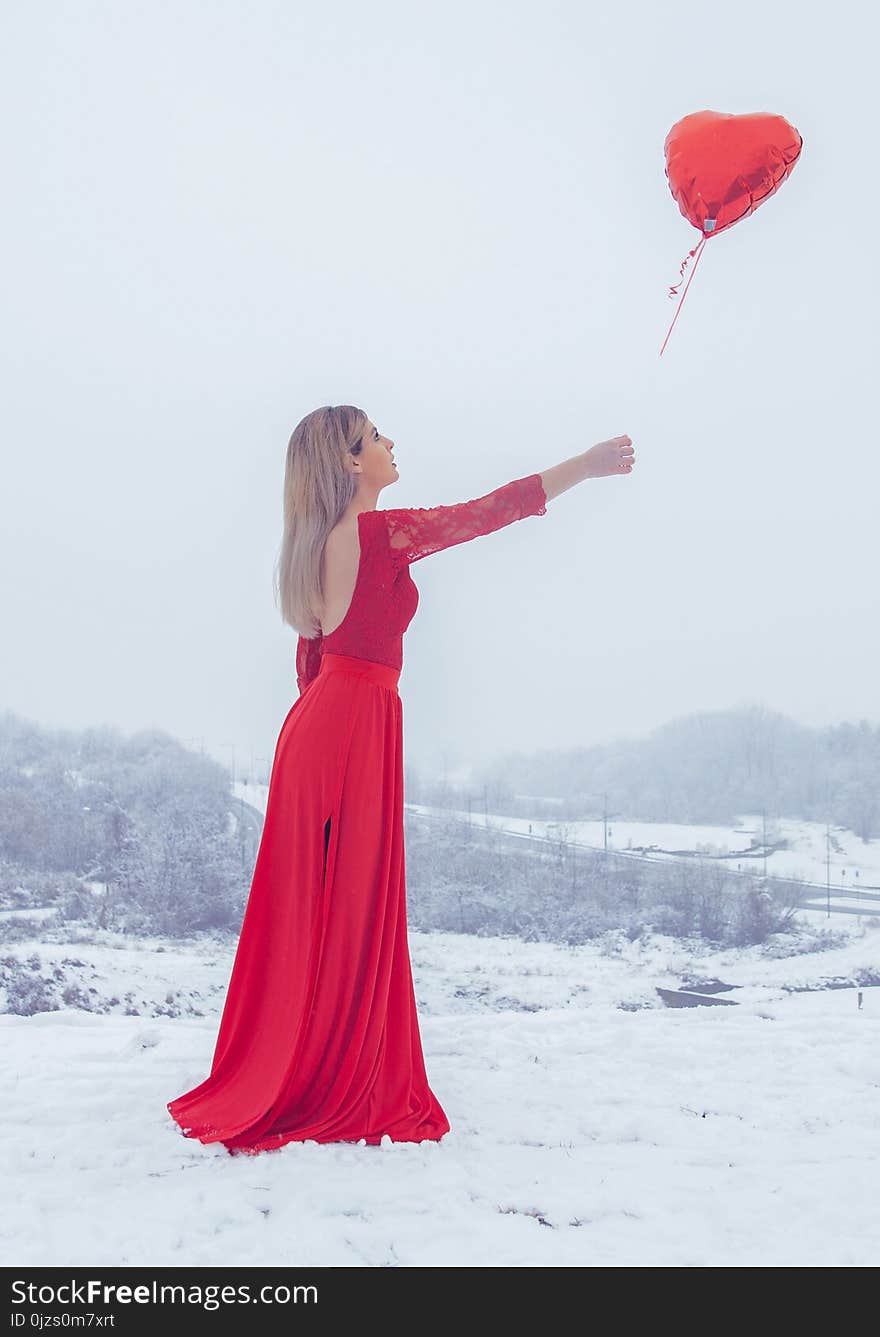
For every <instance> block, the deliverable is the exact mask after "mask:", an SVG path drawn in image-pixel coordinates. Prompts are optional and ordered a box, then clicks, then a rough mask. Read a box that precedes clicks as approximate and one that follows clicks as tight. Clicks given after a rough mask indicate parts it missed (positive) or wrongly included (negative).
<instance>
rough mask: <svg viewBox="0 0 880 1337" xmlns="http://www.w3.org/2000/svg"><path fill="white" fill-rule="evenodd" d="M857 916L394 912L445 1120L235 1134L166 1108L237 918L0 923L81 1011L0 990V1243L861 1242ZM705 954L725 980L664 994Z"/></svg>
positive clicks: (209, 1039) (60, 1259)
mask: <svg viewBox="0 0 880 1337" xmlns="http://www.w3.org/2000/svg"><path fill="white" fill-rule="evenodd" d="M801 922H802V924H804V925H807V926H809V931H810V932H811V933H814V934H821V932H822V930H823V929H824V927H825V920H824V918H823V917H819V916H812V915H804V916H803V917H802V918H801ZM878 923H880V920H876V919H875V920H873V921H872V920H867V919H864V920H862V921H861V922H860V921H857V920H856V919H855V918H850V917H844V916H840V917H838V918H836V919H835V920H834V921H832V927H833V931H834V935H835V936H834V939H833V941H834V942H836V943H838V944H839V945H834V946H830V947H829V946H828V945H827V942H828V940H827V939H826V940H825V941H824V942H823V941H822V940H821V939H820V938H818V937H816V938H815V939H814V941H813V943H812V946H813V948H814V950H810V951H807V952H804V951H803V950H801V951H800V953H799V954H788V955H783V954H781V953H782V952H783V951H784V952H786V953H792V952H797V951H798V948H797V946H796V944H795V942H794V940H793V939H785V940H783V941H777V942H776V944H775V945H774V947H773V948H771V949H761V948H751V949H747V950H743V949H739V950H726V951H723V952H719V953H715V954H706V955H699V954H695V953H694V950H693V948H692V947H690V946H688V945H687V944H683V943H680V942H677V941H675V940H672V939H668V938H654V939H651V940H649V941H647V942H641V943H631V942H629V941H628V940H627V939H626V938H625V937H618V936H616V935H611V936H608V937H606V938H604V939H602V940H600V941H597V942H595V943H591V944H588V945H585V946H577V947H566V946H557V945H552V944H541V943H522V942H518V941H512V940H509V939H497V938H474V937H463V936H458V935H454V934H430V935H427V934H420V933H416V932H412V933H411V935H410V941H411V950H412V957H413V966H414V972H415V981H416V993H417V997H418V1001H419V1007H420V1014H421V1017H422V1034H423V1040H424V1047H425V1056H426V1062H427V1066H428V1074H429V1078H430V1080H431V1084H432V1087H433V1089H434V1090H435V1092H436V1093H437V1095H438V1097H439V1098H440V1101H441V1103H442V1104H443V1106H444V1108H445V1110H446V1113H447V1114H448V1116H449V1119H450V1122H451V1124H452V1131H451V1132H450V1133H449V1134H448V1135H447V1136H446V1137H445V1138H444V1139H443V1140H442V1142H440V1143H439V1144H438V1143H422V1144H420V1145H414V1144H407V1143H396V1144H395V1143H391V1142H390V1141H386V1143H385V1144H384V1145H382V1146H380V1147H367V1146H361V1145H351V1144H348V1145H344V1144H338V1145H319V1144H317V1143H305V1144H301V1143H299V1144H298V1143H292V1144H289V1145H288V1146H286V1147H283V1148H281V1149H280V1150H278V1151H274V1152H270V1153H263V1155H261V1156H256V1157H251V1156H230V1155H229V1154H228V1153H227V1152H226V1151H225V1149H224V1148H223V1147H222V1146H217V1145H213V1146H204V1145H202V1144H201V1143H198V1142H193V1141H190V1140H189V1139H187V1138H185V1137H184V1136H183V1135H182V1134H181V1133H180V1131H179V1129H178V1128H177V1126H176V1125H175V1124H174V1123H173V1122H172V1121H171V1119H170V1117H169V1116H168V1113H167V1111H166V1109H165V1102H166V1101H167V1100H169V1099H171V1098H172V1097H174V1096H177V1095H179V1094H181V1093H182V1092H183V1091H185V1090H187V1089H189V1088H190V1087H192V1086H193V1085H195V1084H196V1082H198V1081H201V1080H202V1078H203V1077H204V1076H206V1075H207V1072H208V1069H209V1066H210V1060H211V1055H212V1052H213V1044H214V1038H215V1035H216V1027H217V1018H218V1014H219V1009H220V1006H221V1004H222V997H223V993H224V990H225V986H226V982H227V979H228V973H229V969H230V968H231V963H232V951H233V946H234V944H232V943H231V942H230V941H228V940H227V941H226V942H220V941H215V942H211V941H204V940H203V941H201V942H197V941H193V942H191V943H189V944H187V945H185V946H183V947H181V945H180V944H176V943H173V942H171V941H170V940H169V941H161V940H158V939H148V940H143V941H140V942H133V941H130V940H129V941H127V940H125V939H122V938H116V937H114V936H112V935H107V936H106V937H104V938H103V940H100V941H98V940H96V941H95V942H76V943H63V944H53V945H48V944H46V943H42V942H39V941H36V940H35V941H33V942H18V943H14V944H10V945H8V946H6V947H5V948H4V951H3V954H4V955H5V956H6V957H9V956H12V955H15V956H17V957H19V958H21V959H22V960H25V959H27V958H28V957H30V956H31V954H32V953H36V954H37V956H38V957H39V959H40V965H41V970H42V971H43V973H44V974H46V973H47V970H49V971H51V969H52V968H53V967H55V968H57V971H58V972H59V973H60V974H59V978H60V979H61V980H62V981H64V980H67V981H75V982H76V983H77V985H78V987H79V988H80V989H81V990H83V991H84V994H85V995H87V996H88V997H89V999H90V1000H91V1001H90V1006H92V1007H93V1008H95V1009H97V1010H95V1011H87V1010H82V1009H81V1008H77V1007H67V1006H64V1005H63V1004H61V1005H59V1006H60V1010H55V1011H45V1012H39V1013H37V1014H35V1015H33V1016H27V1017H25V1016H15V1015H0V1044H2V1090H3V1094H4V1100H3V1108H2V1144H3V1159H4V1169H3V1183H4V1190H5V1193H4V1196H5V1200H6V1204H7V1210H6V1211H5V1212H4V1214H3V1219H2V1223H0V1263H2V1264H3V1265H6V1266H10V1265H17V1266H27V1265H32V1266H36V1265H54V1266H65V1265H66V1266H86V1265H103V1266H111V1265H118V1266H127V1265H144V1266H160V1265H170V1266H185V1265H186V1266H189V1265H195V1266H216V1265H224V1264H227V1265H277V1264H289V1265H300V1266H306V1265H319V1266H402V1267H407V1266H414V1265H426V1266H437V1267H447V1266H465V1267H469V1266H481V1265H483V1266H517V1267H519V1266H538V1267H552V1266H562V1267H570V1266H588V1267H590V1266H619V1267H634V1266H673V1267H677V1266H683V1267H713V1266H714V1267H717V1266H736V1267H744V1266H756V1267H762V1266H765V1267H766V1266H769V1267H780V1266H783V1267H784V1266H817V1267H822V1266H825V1267H827V1266H870V1265H872V1264H873V1263H874V1262H875V1261H876V1257H877V1247H878V1210H877V1203H878V1201H880V989H878V988H877V987H864V988H863V989H862V990H861V994H862V1002H861V1007H859V1001H858V993H859V990H858V988H857V987H856V986H855V984H853V983H852V982H853V981H857V980H858V979H860V978H862V979H865V978H867V977H868V975H869V972H873V973H874V975H875V977H876V971H877V967H878V964H880V928H877V927H875V925H877V924H878ZM809 945H810V943H809V941H807V942H804V943H802V944H801V946H802V947H803V946H809ZM823 948H824V949H823ZM705 979H720V980H721V981H723V983H724V984H726V985H729V986H731V987H730V988H729V989H728V990H727V991H725V992H723V993H720V994H716V995H715V996H716V997H721V998H725V999H728V1000H730V1001H731V1002H733V1003H735V1006H700V1007H692V1008H667V1007H665V1006H664V1005H663V1003H662V1001H661V999H660V997H659V995H658V994H657V988H658V987H659V988H669V989H677V988H680V987H682V986H683V985H687V984H691V985H693V984H696V983H698V982H700V981H701V980H705ZM832 985H833V986H835V987H831V986H832ZM841 986H843V987H841ZM111 999H113V1000H116V1001H115V1003H113V1004H112V1005H110V1000H111ZM101 1008H107V1009H108V1010H107V1011H106V1012H102V1011H101V1010H100V1009H101ZM126 1008H128V1009H131V1013H130V1014H129V1015H126V1011H125V1009H126ZM200 1013H201V1014H202V1015H199V1014H200Z"/></svg>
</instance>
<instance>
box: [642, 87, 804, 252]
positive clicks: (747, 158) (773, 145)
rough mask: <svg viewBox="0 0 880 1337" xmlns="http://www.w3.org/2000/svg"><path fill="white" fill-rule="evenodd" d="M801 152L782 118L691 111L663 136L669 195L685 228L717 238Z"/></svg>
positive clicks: (776, 183)
mask: <svg viewBox="0 0 880 1337" xmlns="http://www.w3.org/2000/svg"><path fill="white" fill-rule="evenodd" d="M802 146H803V139H802V138H801V136H800V134H799V133H798V131H797V130H796V129H795V128H794V126H793V125H789V123H788V121H786V120H785V118H784V117H783V116H771V115H769V114H768V113H767V112H760V111H759V112H752V113H750V114H748V115H745V116H735V115H730V114H728V113H726V112H720V111H696V112H693V113H692V114H691V115H690V116H685V117H684V119H683V120H681V121H677V122H676V124H675V125H674V126H673V127H672V129H671V130H670V131H669V134H668V135H667V136H666V141H665V143H664V145H663V151H664V154H665V156H666V178H667V180H668V182H669V189H670V190H671V191H672V195H673V198H674V199H675V200H676V201H677V202H678V207H679V209H680V210H681V212H682V213H683V214H684V216H685V218H686V219H687V220H688V222H689V223H693V225H694V227H695V228H699V230H700V232H702V233H703V236H704V237H705V236H710V235H711V236H717V234H718V233H719V232H723V231H724V230H725V228H729V227H732V226H733V224H734V223H737V222H739V220H740V219H741V218H744V217H745V216H746V215H747V214H751V213H754V211H755V210H756V209H757V208H758V206H759V205H761V204H763V203H764V201H765V200H766V199H767V197H768V196H769V195H772V194H774V193H775V192H776V191H777V190H778V189H779V187H780V186H781V185H782V183H783V181H784V180H785V179H786V177H787V176H788V175H789V173H790V172H791V170H792V168H793V167H794V165H795V163H796V162H797V160H798V158H799V156H800V152H801V148H802Z"/></svg>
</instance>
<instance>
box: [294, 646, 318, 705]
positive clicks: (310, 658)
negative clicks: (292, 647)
mask: <svg viewBox="0 0 880 1337" xmlns="http://www.w3.org/2000/svg"><path fill="white" fill-rule="evenodd" d="M320 667H321V637H320V636H315V637H313V638H312V639H311V640H309V639H308V637H306V636H300V637H299V639H298V640H297V643H296V685H297V687H298V688H299V694H300V696H302V694H303V692H304V691H305V690H306V688H307V687H308V685H309V683H310V682H311V681H312V679H313V678H314V677H316V676H317V673H318V669H319V668H320Z"/></svg>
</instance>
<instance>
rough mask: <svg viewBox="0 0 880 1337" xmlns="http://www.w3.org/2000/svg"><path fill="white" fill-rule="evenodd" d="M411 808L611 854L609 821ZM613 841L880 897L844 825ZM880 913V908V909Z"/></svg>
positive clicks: (848, 897)
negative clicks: (606, 844)
mask: <svg viewBox="0 0 880 1337" xmlns="http://www.w3.org/2000/svg"><path fill="white" fill-rule="evenodd" d="M234 792H235V795H236V797H237V798H240V799H243V800H244V802H245V803H247V804H249V805H250V806H251V807H252V808H255V809H257V810H258V811H259V812H262V813H265V811H266V802H267V799H268V793H269V789H268V786H267V785H257V784H248V783H246V782H238V783H236V785H235V788H234ZM544 801H545V802H546V801H547V800H544ZM406 808H407V811H408V812H411V813H413V814H418V815H419V816H422V817H427V818H436V819H437V820H440V821H444V820H446V819H447V818H449V817H450V816H454V817H457V818H459V820H461V821H463V822H470V823H471V824H472V825H474V826H482V827H487V826H488V827H490V828H492V829H494V830H497V831H503V832H505V833H506V834H507V835H514V836H522V837H523V838H524V839H527V840H530V841H541V840H546V841H549V842H553V843H555V842H556V841H558V840H560V839H564V840H566V841H568V842H570V843H571V844H573V845H577V846H579V847H580V848H583V849H595V850H601V849H604V848H605V838H606V831H605V824H604V823H603V822H602V821H592V822H576V821H567V822H554V821H545V820H539V819H537V818H535V819H529V818H525V817H510V816H509V815H508V814H506V813H492V812H490V813H488V814H486V813H484V812H483V811H482V809H480V808H474V809H473V811H472V812H470V813H468V812H467V811H466V810H464V811H455V810H453V809H446V808H431V807H427V806H426V805H424V804H420V803H407V805H406ZM607 837H608V849H609V850H613V851H614V852H615V853H616V854H619V855H625V856H628V857H629V858H632V859H650V860H655V861H656V860H662V861H664V862H669V861H672V862H676V861H677V862H680V863H692V862H693V861H694V859H695V858H700V859H703V860H705V861H706V862H707V863H713V862H714V863H717V864H719V865H720V866H722V867H723V868H724V870H725V871H726V872H728V873H730V874H732V875H734V876H735V875H737V874H740V875H741V876H742V879H743V885H744V886H745V885H747V884H748V882H749V880H750V879H752V878H754V877H755V876H761V875H763V874H764V871H765V864H766V873H767V876H768V877H776V878H797V879H802V880H803V881H804V882H805V883H807V884H808V885H809V886H811V887H814V888H815V889H816V892H817V895H818V896H821V895H824V894H825V889H826V887H830V891H831V897H832V900H833V903H834V904H840V905H849V906H851V907H853V908H854V909H855V910H857V911H858V910H860V909H862V908H864V907H867V908H870V907H871V905H872V900H874V901H876V898H877V896H878V893H880V840H863V839H862V838H861V837H860V836H858V835H857V834H856V833H855V832H854V831H850V830H849V829H847V828H846V827H843V826H832V827H831V828H830V830H827V831H826V827H825V824H824V823H823V822H805V821H800V820H796V819H793V818H775V817H774V818H773V819H772V820H768V822H767V823H766V827H765V824H764V822H763V820H762V818H761V815H760V813H745V814H743V815H741V816H740V818H739V820H738V821H737V823H736V825H734V826H702V825H700V824H698V823H694V824H692V825H685V824H683V823H675V822H632V821H622V820H620V821H618V820H616V819H614V820H611V819H609V821H608V832H607ZM765 837H766V851H765V848H764V842H765ZM860 893H865V894H864V895H863V896H862V895H860ZM876 908H878V909H880V905H878V906H876Z"/></svg>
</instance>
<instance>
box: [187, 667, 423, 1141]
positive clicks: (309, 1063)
mask: <svg viewBox="0 0 880 1337" xmlns="http://www.w3.org/2000/svg"><path fill="white" fill-rule="evenodd" d="M399 677H400V670H399V669H395V668H391V667H389V666H388V665H387V664H378V663H375V662H373V661H372V660H367V659H360V658H356V657H354V656H352V655H337V654H328V653H325V654H324V655H323V656H322V659H321V668H320V671H319V672H318V674H317V675H316V677H314V678H313V679H312V681H311V682H310V683H309V684H308V686H307V687H306V689H305V691H304V692H303V693H302V695H301V696H299V697H298V698H297V700H296V701H295V702H294V704H293V706H292V707H291V709H290V711H289V713H288V715H287V718H286V719H285V721H284V723H283V725H282V727H281V732H280V734H279V737H278V742H277V745H276V748H275V756H274V760H273V763H272V773H271V776H270V779H269V794H268V802H267V807H266V817H265V822H264V825H263V833H262V837H261V841H260V847H259V851H258V854H257V860H256V864H255V868H254V875H253V881H252V885H251V890H250V895H249V898H248V902H247V907H246V909H245V914H244V920H243V922H242V927H241V934H240V937H239V942H238V947H237V949H236V954H235V960H234V962H233V967H232V973H231V976H230V979H229V986H228V989H227V993H226V1000H225V1004H224V1008H223V1013H222V1018H221V1021H220V1029H219V1033H218V1036H217V1041H216V1046H215V1050H214V1058H213V1062H212V1066H211V1072H210V1076H209V1077H208V1078H206V1080H205V1081H203V1082H201V1083H200V1085H198V1086H196V1087H194V1088H193V1090H191V1091H188V1092H187V1093H186V1094H184V1095H181V1096H178V1097H177V1099H176V1100H172V1101H171V1102H170V1103H169V1104H168V1110H169V1111H170V1113H171V1115H172V1117H173V1118H174V1119H175V1120H176V1121H177V1123H178V1124H179V1125H180V1127H181V1128H182V1130H183V1132H184V1133H185V1134H186V1136H188V1137H193V1138H198V1140H199V1141H201V1142H218V1141H219V1142H222V1143H223V1144H224V1145H225V1146H226V1148H227V1149H228V1150H229V1151H230V1152H235V1151H249V1152H259V1151H266V1150H270V1149H272V1148H275V1147H280V1146H283V1145H284V1143H286V1142H290V1141H294V1140H295V1141H304V1140H306V1139H312V1140H314V1141H316V1142H348V1141H353V1142H356V1141H359V1140H360V1139H364V1140H365V1141H366V1142H367V1143H369V1144H376V1143H379V1142H380V1141H381V1139H382V1137H383V1136H384V1135H385V1134H388V1135H389V1136H390V1137H391V1139H392V1140H393V1141H400V1142H421V1141H423V1140H425V1139H431V1140H435V1141H436V1140H439V1139H440V1138H441V1137H443V1135H444V1134H445V1133H447V1132H448V1131H449V1121H448V1119H447V1117H446V1115H445V1113H444V1112H443V1109H442V1108H441V1106H440V1103H439V1101H438V1100H437V1098H436V1096H435V1095H434V1093H433V1092H432V1090H431V1088H430V1086H429V1085H428V1078H427V1074H426V1071H425V1062H424V1057H423V1054H422V1044H421V1037H420V1034H419V1023H418V1016H417V1013H416V1002H415V994H414V991H413V980H412V967H411V963H410V956H409V943H408V941H407V922H406V879H405V863H404V839H403V704H402V701H401V698H400V695H399V693H398V690H397V681H398V678H399Z"/></svg>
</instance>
